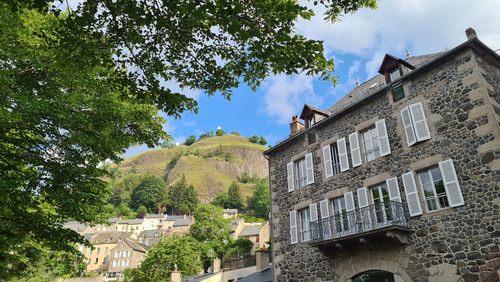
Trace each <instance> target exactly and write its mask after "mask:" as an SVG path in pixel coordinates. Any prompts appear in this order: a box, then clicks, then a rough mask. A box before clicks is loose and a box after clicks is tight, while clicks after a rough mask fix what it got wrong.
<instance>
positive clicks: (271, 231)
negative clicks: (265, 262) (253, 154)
mask: <svg viewBox="0 0 500 282" xmlns="http://www.w3.org/2000/svg"><path fill="white" fill-rule="evenodd" d="M264 158H266V160H267V175H268V177H269V215H270V217H269V234H270V235H271V263H272V264H273V282H274V267H275V265H274V243H273V241H274V237H273V198H272V197H271V195H272V193H271V162H270V161H269V159H268V158H267V155H264Z"/></svg>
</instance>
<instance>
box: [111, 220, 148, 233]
mask: <svg viewBox="0 0 500 282" xmlns="http://www.w3.org/2000/svg"><path fill="white" fill-rule="evenodd" d="M143 230H145V220H144V219H142V218H135V219H122V220H120V222H119V223H118V228H117V231H120V232H130V233H132V234H134V237H135V238H137V236H138V235H139V233H141V232H142V231H143Z"/></svg>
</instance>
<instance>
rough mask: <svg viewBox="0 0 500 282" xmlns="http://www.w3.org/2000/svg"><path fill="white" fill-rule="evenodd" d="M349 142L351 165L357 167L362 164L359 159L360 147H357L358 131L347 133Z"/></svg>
mask: <svg viewBox="0 0 500 282" xmlns="http://www.w3.org/2000/svg"><path fill="white" fill-rule="evenodd" d="M349 144H350V145H351V159H352V167H357V166H360V165H362V164H363V161H362V160H361V149H360V148H359V141H358V133H357V132H354V133H352V134H349Z"/></svg>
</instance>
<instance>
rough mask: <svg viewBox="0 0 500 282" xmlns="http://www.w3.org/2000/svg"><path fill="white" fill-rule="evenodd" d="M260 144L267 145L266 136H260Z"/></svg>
mask: <svg viewBox="0 0 500 282" xmlns="http://www.w3.org/2000/svg"><path fill="white" fill-rule="evenodd" d="M259 144H260V145H262V146H265V145H266V144H267V140H266V138H264V136H261V137H260V139H259Z"/></svg>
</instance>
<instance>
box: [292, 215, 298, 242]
mask: <svg viewBox="0 0 500 282" xmlns="http://www.w3.org/2000/svg"><path fill="white" fill-rule="evenodd" d="M298 238H299V237H298V236H297V212H296V211H291V212H290V240H291V244H297V242H298Z"/></svg>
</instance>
